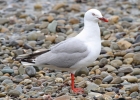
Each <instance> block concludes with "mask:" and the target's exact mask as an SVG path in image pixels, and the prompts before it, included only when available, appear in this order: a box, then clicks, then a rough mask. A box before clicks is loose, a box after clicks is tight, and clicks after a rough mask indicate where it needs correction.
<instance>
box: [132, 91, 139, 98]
mask: <svg viewBox="0 0 140 100" xmlns="http://www.w3.org/2000/svg"><path fill="white" fill-rule="evenodd" d="M138 95H139V93H138V92H132V93H131V94H130V97H132V98H136V97H137V96H138Z"/></svg>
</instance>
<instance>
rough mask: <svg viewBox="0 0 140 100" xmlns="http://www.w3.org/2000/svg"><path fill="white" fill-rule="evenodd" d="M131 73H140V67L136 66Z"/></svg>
mask: <svg viewBox="0 0 140 100" xmlns="http://www.w3.org/2000/svg"><path fill="white" fill-rule="evenodd" d="M131 75H140V69H139V68H134V69H133V72H132V73H131Z"/></svg>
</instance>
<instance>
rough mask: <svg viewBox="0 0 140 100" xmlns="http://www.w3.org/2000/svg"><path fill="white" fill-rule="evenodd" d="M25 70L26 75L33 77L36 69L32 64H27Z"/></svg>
mask: <svg viewBox="0 0 140 100" xmlns="http://www.w3.org/2000/svg"><path fill="white" fill-rule="evenodd" d="M25 72H26V74H27V75H29V76H30V77H33V76H35V75H36V70H35V68H34V67H33V66H28V67H26V68H25Z"/></svg>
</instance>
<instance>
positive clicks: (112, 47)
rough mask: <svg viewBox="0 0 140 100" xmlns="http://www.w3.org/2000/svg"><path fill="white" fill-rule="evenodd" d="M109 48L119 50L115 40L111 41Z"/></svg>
mask: <svg viewBox="0 0 140 100" xmlns="http://www.w3.org/2000/svg"><path fill="white" fill-rule="evenodd" d="M110 48H111V49H113V50H119V49H120V48H119V46H118V44H117V43H115V42H111V45H110Z"/></svg>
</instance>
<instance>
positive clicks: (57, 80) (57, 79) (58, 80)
mask: <svg viewBox="0 0 140 100" xmlns="http://www.w3.org/2000/svg"><path fill="white" fill-rule="evenodd" d="M55 82H56V83H63V78H56V79H55Z"/></svg>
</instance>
